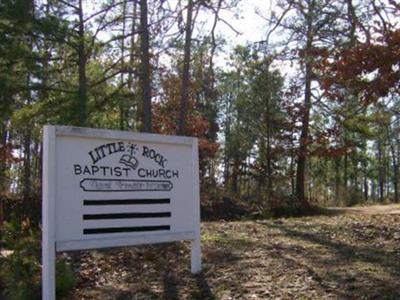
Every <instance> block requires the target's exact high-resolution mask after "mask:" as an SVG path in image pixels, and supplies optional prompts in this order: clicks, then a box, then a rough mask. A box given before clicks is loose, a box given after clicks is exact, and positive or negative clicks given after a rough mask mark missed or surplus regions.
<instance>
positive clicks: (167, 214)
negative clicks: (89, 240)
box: [83, 212, 171, 220]
mask: <svg viewBox="0 0 400 300" xmlns="http://www.w3.org/2000/svg"><path fill="white" fill-rule="evenodd" d="M169 217H171V213H170V212H151V213H149V212H143V213H113V214H85V215H83V219H84V220H110V219H143V218H169Z"/></svg>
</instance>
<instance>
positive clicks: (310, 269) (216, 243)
mask: <svg viewBox="0 0 400 300" xmlns="http://www.w3.org/2000/svg"><path fill="white" fill-rule="evenodd" d="M201 227H202V230H201V232H202V259H203V271H202V272H201V274H198V275H195V276H193V275H192V274H191V273H190V243H189V242H180V243H168V244H160V245H150V246H139V247H126V248H117V249H111V250H110V249H109V250H96V251H81V252H75V253H70V254H68V255H69V257H70V259H71V262H72V265H73V266H74V270H75V273H76V276H77V279H78V283H77V285H76V288H75V290H74V291H72V292H71V295H70V299H105V300H107V299H221V300H222V299H223V300H228V299H282V300H283V299H400V214H361V213H335V214H333V215H329V216H326V215H322V216H312V217H302V218H287V219H283V218H282V219H275V220H255V221H235V222H227V221H218V222H203V223H202V225H201Z"/></svg>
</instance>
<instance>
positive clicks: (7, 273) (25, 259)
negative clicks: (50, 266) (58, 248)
mask: <svg viewBox="0 0 400 300" xmlns="http://www.w3.org/2000/svg"><path fill="white" fill-rule="evenodd" d="M2 235H3V239H4V245H5V249H7V250H8V251H10V252H9V255H6V256H5V257H2V258H1V260H0V266H1V269H0V281H1V286H3V289H4V293H5V295H6V296H7V299H11V300H14V299H15V300H25V299H26V300H33V299H41V266H40V254H41V248H40V235H39V233H38V231H35V230H33V229H32V227H31V226H30V222H29V220H25V221H23V222H21V223H19V222H17V221H16V220H15V219H13V220H11V221H10V222H4V226H3V232H2ZM74 285H75V278H74V273H73V271H72V269H71V266H70V265H69V264H68V263H67V261H66V259H64V258H58V259H57V262H56V294H57V298H64V297H66V296H67V295H68V293H69V292H70V291H71V290H72V288H73V286H74Z"/></svg>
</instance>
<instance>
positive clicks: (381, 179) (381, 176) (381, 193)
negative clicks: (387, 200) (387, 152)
mask: <svg viewBox="0 0 400 300" xmlns="http://www.w3.org/2000/svg"><path fill="white" fill-rule="evenodd" d="M382 148H383V145H382V141H381V138H380V137H378V153H377V154H378V164H379V166H378V185H379V201H380V202H383V199H384V194H385V179H384V172H385V171H384V166H383V149H382Z"/></svg>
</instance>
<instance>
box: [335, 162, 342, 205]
mask: <svg viewBox="0 0 400 300" xmlns="http://www.w3.org/2000/svg"><path fill="white" fill-rule="evenodd" d="M340 183H341V182H340V157H336V158H335V203H339V199H340Z"/></svg>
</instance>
